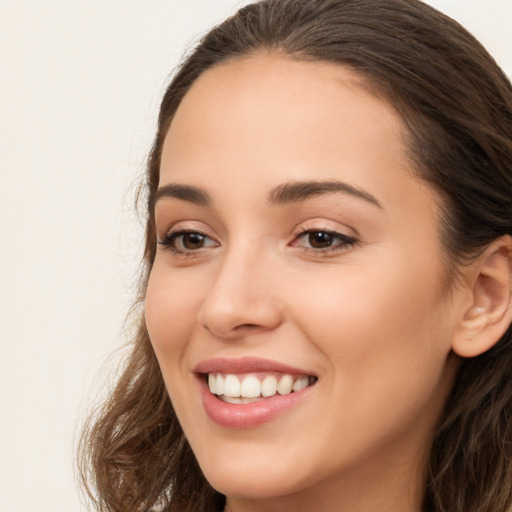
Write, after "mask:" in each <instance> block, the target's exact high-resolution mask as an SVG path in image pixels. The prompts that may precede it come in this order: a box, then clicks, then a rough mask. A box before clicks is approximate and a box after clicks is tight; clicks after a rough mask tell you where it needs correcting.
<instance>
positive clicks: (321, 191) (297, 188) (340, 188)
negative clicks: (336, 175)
mask: <svg viewBox="0 0 512 512" xmlns="http://www.w3.org/2000/svg"><path fill="white" fill-rule="evenodd" d="M336 192H342V193H344V194H348V195H350V196H353V197H357V198H358V199H363V200H364V201H367V202H368V203H371V204H373V205H375V206H378V207H379V208H383V207H382V205H381V204H380V203H379V201H378V200H377V198H375V197H374V196H372V195H371V194H370V193H368V192H366V191H365V190H362V189H360V188H357V187H354V186H353V185H349V184H348V183H343V182H341V181H331V180H329V181H299V182H293V183H284V184H282V185H279V186H278V187H276V188H275V189H274V190H272V192H271V193H270V195H269V202H270V203H271V204H279V205H281V204H288V203H295V202H299V201H304V200H306V199H310V198H311V197H316V196H322V195H325V194H331V193H336Z"/></svg>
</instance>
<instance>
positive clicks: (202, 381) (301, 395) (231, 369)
mask: <svg viewBox="0 0 512 512" xmlns="http://www.w3.org/2000/svg"><path fill="white" fill-rule="evenodd" d="M194 373H195V375H196V377H197V382H198V384H199V390H200V394H201V397H202V404H203V408H204V411H205V413H206V415H207V416H208V417H209V418H210V419H211V420H212V421H213V422H214V423H216V424H218V425H220V426H222V427H227V428H234V429H248V428H253V427H257V426H259V425H262V424H264V423H269V422H272V421H273V420H274V419H277V418H278V417H281V416H283V415H285V413H287V411H291V410H292V409H296V408H297V407H299V404H301V403H303V402H305V401H308V400H307V397H308V396H310V395H311V393H310V391H311V389H312V388H314V387H316V383H317V382H318V377H317V376H316V375H314V374H312V373H310V372H308V371H307V370H305V369H299V368H293V367H291V366H288V365H286V364H282V363H279V362H277V361H270V360H266V359H260V358H252V357H245V358H240V359H230V358H215V359H209V360H206V361H203V362H201V363H200V364H198V365H197V367H196V368H195V369H194Z"/></svg>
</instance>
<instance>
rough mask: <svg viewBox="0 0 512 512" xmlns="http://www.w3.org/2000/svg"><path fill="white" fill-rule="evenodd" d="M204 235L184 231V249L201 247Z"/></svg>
mask: <svg viewBox="0 0 512 512" xmlns="http://www.w3.org/2000/svg"><path fill="white" fill-rule="evenodd" d="M203 242H204V236H203V235H201V234H199V233H186V234H185V235H183V245H184V246H185V248H186V249H197V248H198V247H202V246H203Z"/></svg>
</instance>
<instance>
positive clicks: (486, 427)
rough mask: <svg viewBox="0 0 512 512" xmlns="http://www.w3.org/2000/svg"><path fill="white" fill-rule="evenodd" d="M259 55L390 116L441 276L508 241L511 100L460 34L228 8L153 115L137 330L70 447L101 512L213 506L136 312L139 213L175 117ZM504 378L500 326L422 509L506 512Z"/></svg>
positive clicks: (402, 1) (371, 18)
mask: <svg viewBox="0 0 512 512" xmlns="http://www.w3.org/2000/svg"><path fill="white" fill-rule="evenodd" d="M262 51H263V52H270V53H272V52H274V53H279V54H281V55H285V56H288V57H290V58H293V59H297V60H310V61H328V62H334V63H339V64H340V65H343V66H347V67H349V68H351V69H353V70H355V71H357V72H358V73H359V75H360V76H361V77H362V78H363V81H364V84H365V87H368V89H369V90H371V91H372V92H373V93H374V94H376V95H378V96H380V97H382V98H383V99H385V100H386V101H388V102H389V103H390V104H391V105H393V106H394V107H395V108H396V110H397V111H398V112H399V113H400V115H401V116H402V119H403V121H404V123H405V125H406V127H407V129H408V130H407V132H408V150H409V153H410V157H411V159H412V160H413V162H414V163H415V164H416V165H415V168H416V169H417V173H418V174H419V175H420V176H421V177H422V179H424V180H425V181H427V182H428V183H429V184H431V186H432V187H434V188H435V189H436V190H437V191H438V193H439V194H440V197H441V198H442V225H441V231H442V236H443V244H444V246H445V254H446V259H447V264H448V268H451V269H452V270H453V269H456V268H457V265H460V264H462V263H463V262H464V261H467V260H468V258H469V259H470V258H471V257H473V256H474V255H475V254H476V253H478V251H480V250H481V249H482V248H484V247H486V246H487V245H488V244H489V243H491V242H492V241H493V240H494V239H496V238H497V237H499V236H502V235H506V234H512V87H511V84H510V82H509V80H508V79H507V77H506V76H505V75H504V73H503V72H502V71H501V70H500V68H499V67H498V66H497V65H496V63H495V62H494V60H493V59H492V58H491V56H490V55H489V54H488V53H487V52H486V50H485V49H484V48H483V47H482V46H481V45H480V43H478V42H477V41H476V40H475V38H474V37H472V36H471V35H470V34H469V33H468V32H467V31H466V30H464V29H463V28H462V27H461V26H460V25H459V24H457V23H456V22H455V21H453V20H452V19H450V18H448V17H446V16H444V15H443V14H441V13H439V12H438V11H436V10H435V9H433V8H431V7H429V6H427V5H425V4H423V3H422V2H420V1H418V0H264V1H261V2H258V3H254V4H251V5H248V6H246V7H243V8H242V9H240V10H239V11H238V12H237V13H236V14H235V15H234V16H232V17H231V18H229V19H227V20H226V21H224V22H223V23H222V24H220V25H219V26H217V27H215V28H213V29H212V30H211V31H210V32H209V33H208V34H207V35H206V36H205V37H204V38H203V39H202V40H201V41H200V43H199V44H198V46H197V47H196V49H195V50H193V51H192V52H191V53H190V54H189V55H188V56H187V58H186V59H185V60H184V62H183V63H182V65H181V66H180V68H179V69H178V71H177V72H176V74H175V75H174V78H173V79H172V81H171V82H170V85H169V86H168V88H167V91H166V92H165V95H164V98H163V101H162V104H161V109H160V115H159V119H158V128H157V133H156V137H155V140H154V144H153V147H152V150H151V152H150V154H149V158H148V165H147V173H146V178H145V182H144V190H145V195H144V197H145V208H146V215H147V223H146V244H145V252H144V258H143V265H144V271H143V275H142V279H141V284H140V295H139V298H138V301H137V305H138V306H140V307H139V308H138V309H137V308H135V311H136V313H135V314H137V315H140V317H139V318H138V319H137V322H138V330H137V333H136V336H135V337H134V340H133V344H132V348H131V353H130V355H129V357H128V358H127V362H126V365H125V368H124V372H123V373H122V375H121V377H120V379H119V381H118V382H117V384H116V386H115V388H114V389H113V391H112V392H111V394H110V396H109V398H108V400H107V401H106V403H104V404H102V406H101V408H99V409H98V411H96V413H95V414H94V415H93V416H92V417H91V419H90V420H89V422H88V423H87V425H86V428H85V430H84V434H83V437H82V439H81V445H80V452H79V467H80V474H81V477H82V479H83V482H84V484H85V488H86V489H87V492H88V493H89V495H90V497H91V498H92V500H93V502H94V504H95V507H96V509H97V510H98V511H102V512H142V511H147V510H149V509H151V508H152V507H154V506H156V505H158V506H159V507H160V509H161V510H163V511H166V512H172V511H175V512H177V511H179V512H185V511H190V512H200V511H201V512H205V511H207V512H210V511H221V510H222V509H223V507H224V504H225V498H224V496H222V495H221V494H219V493H217V492H216V491H215V490H214V489H212V487H211V486H210V485H209V484H208V482H207V481H206V479H205V478H204V476H203V474H202V473H201V470H200V469H199V466H198V464H197V462H196V460H195V458H194V456H193V454H192V451H191V449H190V447H189V445H188V443H187V441H186V439H185V436H184V434H183V431H182V429H181V427H180V425H179V423H178V420H177V418H176V415H175V413H174V411H173V408H172V406H171V403H170V400H169V397H168V395H167V392H166V389H165V386H164V383H163V380H162V376H161V373H160V369H159V366H158V363H157V360H156V357H155V354H154V352H153V350H152V347H151V343H150V340H149V337H148V333H147V329H146V326H145V324H144V319H143V315H142V314H140V310H141V309H142V308H143V305H144V296H145V288H146V284H147V278H148V275H149V272H150V270H151V266H152V263H153V260H154V257H155V250H156V238H155V225H154V219H153V218H152V216H151V215H150V212H151V211H152V206H153V204H152V202H153V197H154V194H155V191H156V189H157V186H158V179H159V167H160V155H161V151H162V144H163V141H164V137H165V135H166V133H167V130H168V127H169V125H170V123H171V121H172V119H173V116H174V114H175V112H176V110H177V108H178V106H179V104H180V102H181V100H182V98H183V97H184V95H185V94H186V93H187V91H188V90H189V89H190V87H191V85H192V84H193V83H194V81H195V80H196V79H197V77H198V76H200V75H201V73H203V72H204V71H205V70H207V69H209V68H211V67H212V66H216V65H218V64H219V63H222V62H226V61H228V60H230V59H236V58H238V57H241V56H248V55H251V54H254V53H256V52H262ZM455 273H456V272H455ZM137 311H139V312H138V313H137ZM511 369H512V329H511V328H510V327H509V329H508V331H507V332H506V334H505V335H504V336H503V337H502V338H501V339H500V340H499V341H498V342H497V343H496V344H495V345H494V347H493V348H492V349H490V350H489V351H487V352H486V353H484V354H482V355H480V356H478V357H475V358H472V359H464V360H462V362H461V366H460V369H459V372H458V375H457V379H456V382H455V384H454V387H453V390H452V392H451V395H450V396H449V399H448V401H447V403H446V407H445V410H444V413H443V416H442V418H441V421H440V423H439V425H438V427H437V431H436V433H435V437H434V440H433V444H432V448H431V453H430V460H429V464H428V468H426V470H425V471H426V473H425V474H426V483H425V491H424V501H423V511H424V512H505V511H506V510H507V508H508V507H509V506H510V505H511V501H512V379H511V376H510V371H511Z"/></svg>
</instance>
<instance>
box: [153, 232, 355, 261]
mask: <svg viewBox="0 0 512 512" xmlns="http://www.w3.org/2000/svg"><path fill="white" fill-rule="evenodd" d="M188 234H190V235H199V236H200V237H202V239H203V240H205V239H208V240H211V241H213V242H214V244H210V245H207V246H201V247H197V248H195V249H190V248H189V249H187V248H185V249H178V248H177V247H176V242H177V240H178V239H179V238H180V237H184V236H186V235H188ZM312 235H322V236H324V237H325V236H326V235H327V237H331V239H330V241H331V242H333V241H336V240H337V243H335V244H333V245H330V246H328V247H323V248H318V247H316V248H315V247H303V249H305V250H306V251H308V252H310V253H314V254H326V253H330V252H335V251H339V250H343V249H348V248H350V247H352V246H354V245H356V244H357V242H358V240H356V239H355V238H352V237H349V236H347V235H344V234H342V233H338V232H337V231H333V230H329V229H303V230H301V231H300V232H299V233H298V234H297V235H296V236H295V238H294V240H293V241H292V243H291V244H290V245H291V246H292V247H302V246H301V245H298V244H297V243H296V242H297V241H299V240H301V239H304V238H306V237H311V236H312ZM182 243H183V240H182ZM158 244H159V245H162V246H163V247H164V248H165V249H168V250H170V251H171V252H172V253H174V254H177V255H181V256H194V255H195V254H197V253H198V252H199V251H200V250H201V249H204V248H207V247H215V246H218V245H219V244H218V242H216V241H215V240H213V239H212V238H211V237H209V236H208V235H207V234H206V233H203V232H202V231H199V230H196V229H180V230H179V231H174V232H170V233H167V234H166V235H165V236H164V238H163V239H162V240H160V241H159V242H158ZM310 245H311V243H310Z"/></svg>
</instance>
